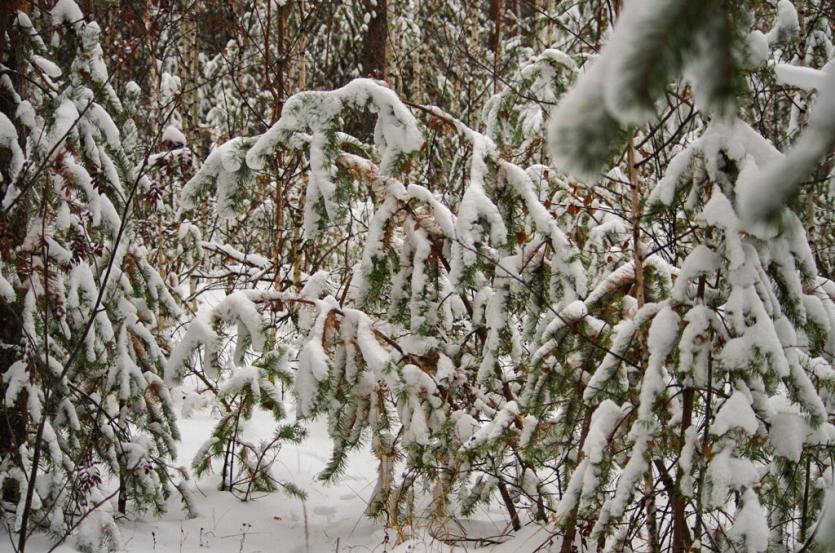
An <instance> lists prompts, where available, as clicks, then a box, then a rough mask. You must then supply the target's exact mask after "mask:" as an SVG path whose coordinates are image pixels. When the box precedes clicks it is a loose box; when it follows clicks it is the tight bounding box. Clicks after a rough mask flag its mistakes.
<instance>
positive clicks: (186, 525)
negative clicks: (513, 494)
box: [0, 394, 549, 553]
mask: <svg viewBox="0 0 835 553" xmlns="http://www.w3.org/2000/svg"><path fill="white" fill-rule="evenodd" d="M177 396H182V394H176V396H175V397H177ZM215 422H216V415H213V414H212V413H211V412H210V410H209V409H208V408H203V409H202V410H196V411H195V412H194V413H193V414H192V415H191V417H189V418H183V419H182V420H181V421H180V431H181V433H182V436H183V438H182V441H181V442H180V446H179V455H178V464H182V465H187V464H189V462H190V460H191V458H192V457H193V456H194V454H195V452H196V451H197V449H198V448H199V447H200V446H201V445H202V444H203V442H204V441H205V440H206V439H207V438H208V437H209V435H210V433H211V431H212V428H213V426H214V423H215ZM274 428H275V421H274V420H273V418H272V416H271V415H270V414H269V413H266V412H263V411H256V413H255V414H254V415H253V418H252V420H251V421H250V423H249V426H248V428H247V430H248V436H247V438H248V439H253V440H255V441H257V440H258V439H259V437H260V438H262V439H263V438H268V437H269V436H270V435H271V434H272V432H273V430H274ZM329 454H330V441H329V439H328V437H327V429H326V428H325V423H324V421H321V420H320V421H316V422H314V423H312V424H311V425H310V426H309V434H308V437H307V439H305V440H304V441H303V442H302V443H301V444H300V445H298V446H296V445H285V446H284V447H283V448H282V450H281V452H280V453H279V456H278V458H277V460H276V462H275V464H274V466H273V471H274V474H275V476H276V477H277V478H278V479H279V480H282V481H285V480H288V481H290V482H293V483H295V484H296V485H298V486H300V487H301V488H302V489H304V490H305V492H307V500H306V501H305V502H304V504H303V503H302V502H301V501H300V500H298V499H295V498H292V497H289V496H288V495H286V494H284V493H282V492H280V491H279V492H274V493H270V494H259V495H258V496H256V497H255V498H254V499H252V500H250V501H248V502H242V501H240V500H239V499H237V498H236V497H235V496H233V495H232V494H231V493H229V492H222V491H219V490H218V484H219V481H220V480H219V478H220V477H219V476H218V475H217V474H212V475H208V476H206V477H204V478H202V479H200V480H198V481H197V488H198V490H199V491H198V493H197V508H198V510H199V516H198V517H197V518H194V519H189V518H188V517H187V516H186V512H185V511H184V510H183V508H182V507H181V505H180V504H179V499H178V497H176V496H173V497H172V498H171V500H170V502H169V509H168V512H167V513H166V514H164V515H163V516H162V517H161V518H159V519H155V518H153V517H152V516H151V515H146V516H144V517H141V518H138V519H136V520H123V521H121V522H120V524H119V527H120V528H119V529H120V531H121V533H122V539H123V545H124V550H125V551H126V552H128V553H145V552H153V551H157V552H160V553H174V552H177V553H193V552H207V551H216V552H238V553H308V552H310V553H320V552H337V551H338V552H351V551H355V552H374V553H381V552H390V553H395V552H396V553H430V552H431V553H448V552H449V553H452V552H458V551H461V552H464V551H474V550H478V551H485V552H490V553H510V552H511V551H513V552H519V553H525V552H533V551H534V550H536V549H537V548H539V547H540V546H541V545H542V544H543V543H544V542H547V541H548V537H549V532H548V531H547V530H545V529H544V528H541V527H535V526H529V527H526V528H523V529H522V530H521V531H520V532H518V533H516V535H514V536H513V537H512V538H497V537H496V536H499V535H501V534H503V533H504V532H505V530H506V526H507V516H506V513H504V512H503V511H502V510H501V508H500V506H498V505H493V506H492V507H491V508H489V509H482V510H480V511H479V512H478V513H477V514H476V516H475V517H474V518H473V519H469V520H459V521H451V522H450V523H449V524H448V532H449V533H450V534H451V535H457V536H460V537H466V541H462V542H461V545H458V546H454V547H450V546H448V545H445V544H443V543H442V542H440V541H438V540H436V539H434V538H433V537H432V535H431V533H430V532H429V530H428V528H426V527H422V526H421V525H420V524H416V525H415V528H414V529H413V530H412V532H413V536H412V537H411V539H407V540H406V541H404V542H402V543H399V544H398V543H397V541H398V536H397V532H396V531H395V530H392V529H389V530H388V531H386V529H385V527H384V525H383V524H382V523H381V522H378V521H374V520H371V519H370V518H368V517H367V516H366V515H365V514H364V509H365V502H366V500H367V498H368V497H369V496H370V495H371V491H372V489H373V486H374V482H375V479H376V474H375V471H376V468H377V461H376V459H375V458H374V457H373V456H372V455H371V454H370V453H369V452H368V451H367V448H365V449H364V450H363V451H361V452H357V453H355V454H354V455H353V456H352V459H351V461H350V463H349V465H348V469H347V471H346V472H345V474H344V475H342V476H341V477H340V478H339V479H338V480H337V482H336V483H334V484H325V483H322V482H320V481H319V480H318V479H317V477H316V476H317V474H318V473H319V471H321V470H322V469H323V468H324V466H325V464H326V462H327V460H328V456H329ZM215 468H216V469H217V468H219V467H215ZM216 472H217V471H216ZM305 511H306V512H307V513H306V517H307V525H305ZM407 531H408V530H407ZM306 534H307V537H306ZM480 537H492V538H491V539H492V540H494V541H502V542H503V543H501V544H498V545H496V544H494V545H490V546H485V547H482V548H478V547H477V546H476V545H475V544H478V538H480ZM72 543H73V540H72V538H70V539H69V540H68V541H67V543H66V545H63V546H61V547H59V548H57V549H56V550H55V552H56V553H75V552H76V551H77V549H75V548H74V547H73V546H72ZM483 543H484V542H482V545H483ZM29 546H30V547H31V549H29V547H27V551H48V550H49V549H50V546H51V544H50V542H49V540H48V538H47V537H46V536H44V535H36V536H34V537H33V538H32V541H31V543H30V545H29ZM12 551H13V549H12V546H11V542H10V540H9V539H8V536H7V535H3V536H0V552H2V553H7V552H9V553H11V552H12Z"/></svg>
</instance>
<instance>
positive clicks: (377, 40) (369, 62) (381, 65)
mask: <svg viewBox="0 0 835 553" xmlns="http://www.w3.org/2000/svg"><path fill="white" fill-rule="evenodd" d="M365 5H366V7H367V9H368V10H369V12H368V13H370V14H371V21H369V23H368V31H367V32H366V33H365V37H364V38H363V41H362V57H361V58H360V64H361V65H362V74H363V75H365V76H368V77H373V78H375V79H381V80H385V79H386V77H387V75H386V74H385V73H386V42H387V40H388V20H387V13H386V11H387V5H386V0H377V5H376V6H372V5H371V2H369V1H368V0H366V2H365Z"/></svg>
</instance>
